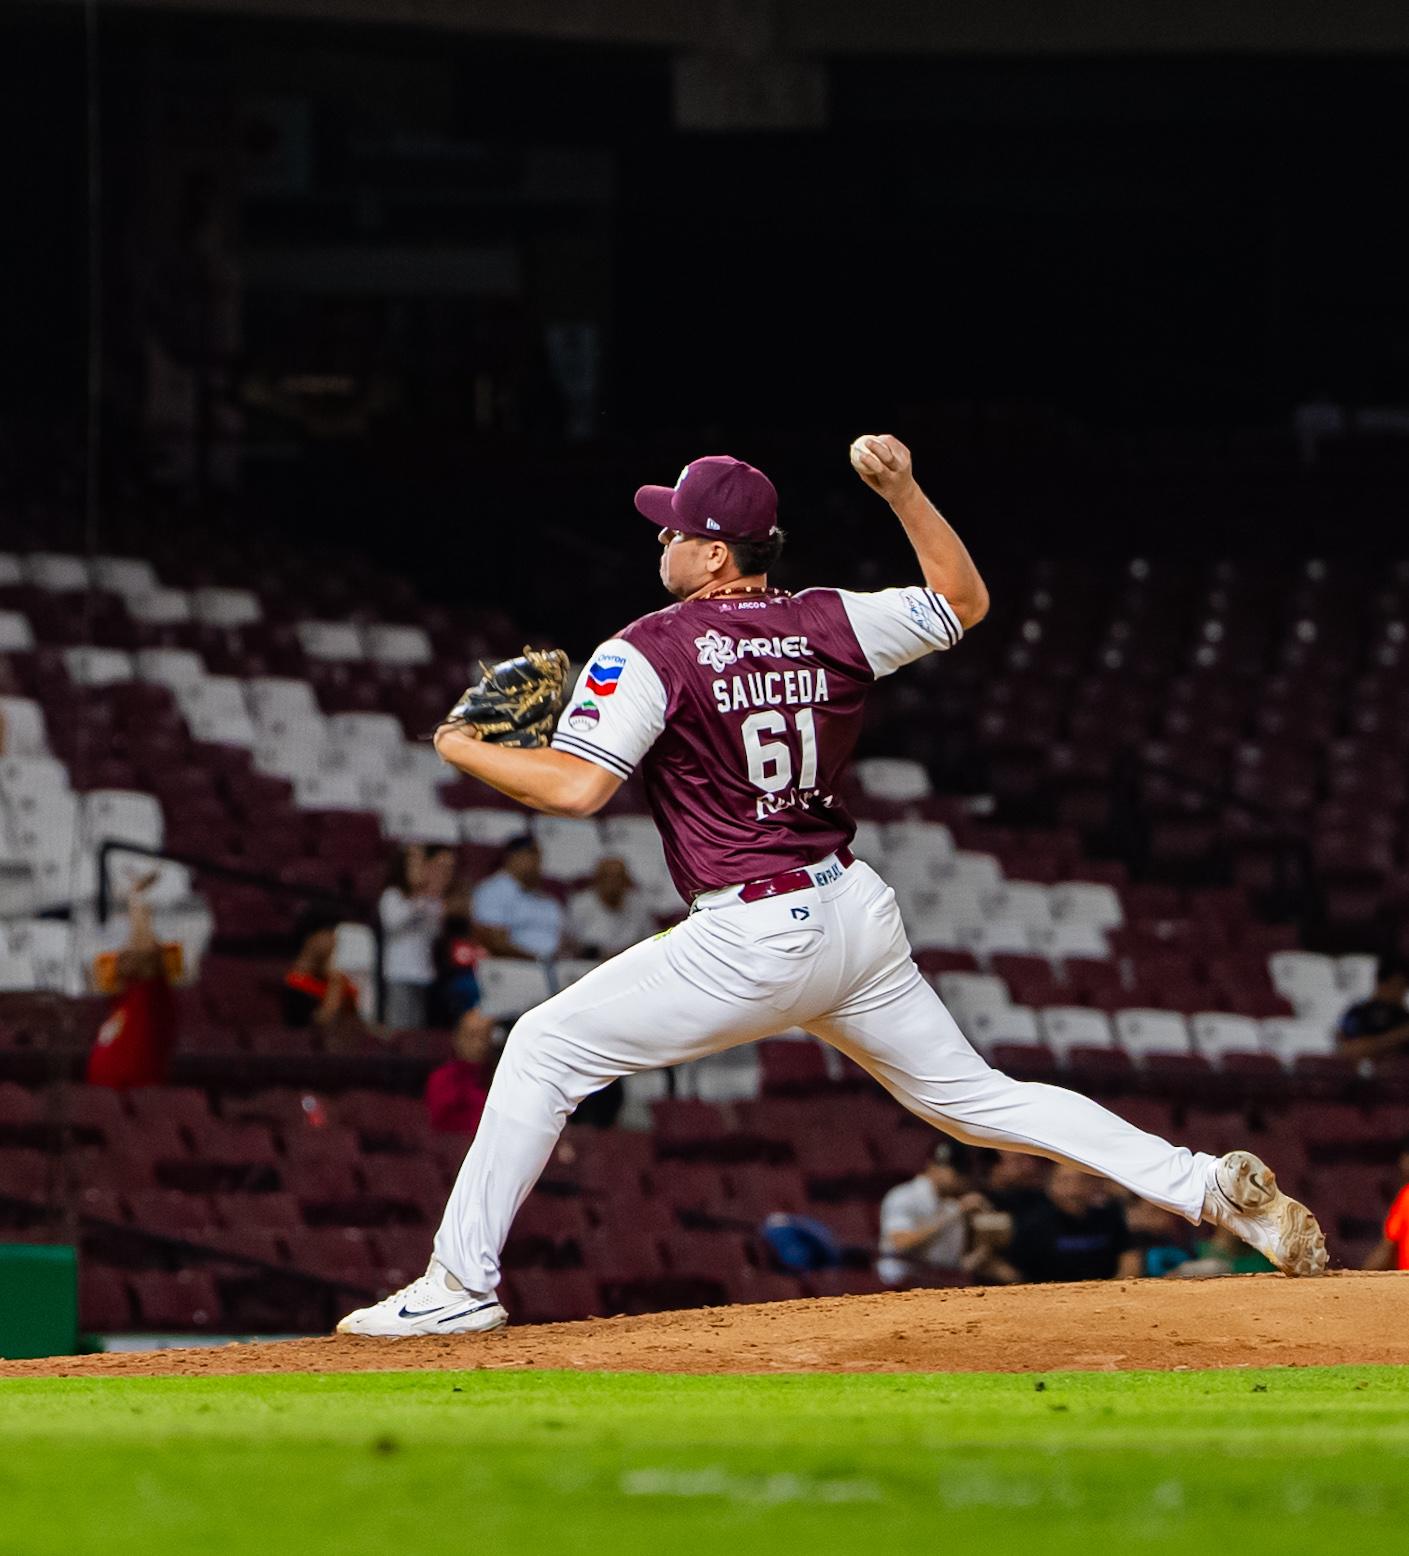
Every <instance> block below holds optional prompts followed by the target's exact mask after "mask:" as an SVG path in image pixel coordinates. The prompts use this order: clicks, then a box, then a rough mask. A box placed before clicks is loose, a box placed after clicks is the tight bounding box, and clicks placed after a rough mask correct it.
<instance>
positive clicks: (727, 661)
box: [695, 627, 812, 670]
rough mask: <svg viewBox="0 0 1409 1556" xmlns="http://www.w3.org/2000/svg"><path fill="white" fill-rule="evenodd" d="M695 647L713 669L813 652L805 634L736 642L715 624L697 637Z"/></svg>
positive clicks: (801, 657)
mask: <svg viewBox="0 0 1409 1556" xmlns="http://www.w3.org/2000/svg"><path fill="white" fill-rule="evenodd" d="M695 647H696V648H697V649H699V651H700V663H701V664H702V665H708V666H709V667H710V669H711V670H722V669H723V668H724V667H725V665H732V664H736V663H737V662H738V661H739V660H740V659H806V658H807V657H808V655H809V654H811V652H812V649H811V647H810V646H809V644H808V641H807V639H806V638H805V637H799V636H796V635H793V636H789V637H785V638H739V639H738V640H737V642H736V641H735V640H734V639H733V638H726V637H725V636H724V634H723V633H722V632H716V631H715V630H714V628H713V627H711V628H710V629H709V631H708V632H706V633H705V635H704V636H703V637H702V638H696V639H695Z"/></svg>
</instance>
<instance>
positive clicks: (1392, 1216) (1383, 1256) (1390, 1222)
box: [1365, 1135, 1409, 1270]
mask: <svg viewBox="0 0 1409 1556" xmlns="http://www.w3.org/2000/svg"><path fill="white" fill-rule="evenodd" d="M1399 1179H1400V1182H1401V1183H1402V1184H1403V1185H1404V1186H1403V1188H1401V1189H1400V1191H1399V1193H1398V1194H1396V1195H1395V1197H1394V1202H1393V1204H1391V1205H1390V1207H1389V1214H1388V1215H1387V1216H1386V1217H1385V1235H1384V1239H1383V1241H1382V1242H1381V1243H1380V1245H1379V1247H1378V1248H1376V1249H1375V1251H1374V1252H1373V1253H1372V1254H1371V1255H1370V1257H1369V1258H1368V1259H1367V1260H1366V1261H1365V1268H1366V1269H1367V1270H1409V1135H1405V1137H1404V1138H1403V1139H1402V1140H1401V1141H1400V1142H1399Z"/></svg>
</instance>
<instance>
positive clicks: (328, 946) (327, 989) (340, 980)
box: [282, 911, 360, 1027]
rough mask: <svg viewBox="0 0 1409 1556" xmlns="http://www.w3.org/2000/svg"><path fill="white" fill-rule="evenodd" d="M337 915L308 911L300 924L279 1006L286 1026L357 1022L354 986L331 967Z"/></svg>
mask: <svg viewBox="0 0 1409 1556" xmlns="http://www.w3.org/2000/svg"><path fill="white" fill-rule="evenodd" d="M337 927H338V921H337V919H336V918H334V917H332V916H330V915H328V914H324V913H319V912H316V911H315V912H312V913H309V914H307V915H306V916H305V917H304V919H303V921H302V923H301V924H300V925H299V941H300V944H299V951H298V955H297V956H296V957H295V958H294V962H293V966H292V967H290V968H289V970H288V972H286V973H285V974H284V987H283V990H282V1009H283V1016H284V1025H285V1026H289V1027H339V1026H348V1025H356V1024H357V1023H358V1022H359V1021H360V1017H359V1016H358V1014H357V989H356V988H355V986H354V985H353V983H352V980H351V979H350V978H349V977H348V976H347V974H346V973H343V972H339V971H338V969H337V968H335V967H334V966H333V944H334V940H335V938H336V935H337Z"/></svg>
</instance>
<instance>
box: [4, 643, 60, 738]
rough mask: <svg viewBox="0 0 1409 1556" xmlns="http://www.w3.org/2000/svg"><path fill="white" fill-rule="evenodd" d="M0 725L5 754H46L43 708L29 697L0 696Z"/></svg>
mask: <svg viewBox="0 0 1409 1556" xmlns="http://www.w3.org/2000/svg"><path fill="white" fill-rule="evenodd" d="M0 646H3V645H0ZM0 725H3V727H4V731H5V743H4V747H3V750H4V754H5V755H6V756H47V755H48V754H49V739H48V736H47V735H46V734H45V733H44V710H43V708H41V707H40V706H39V704H38V703H37V702H35V701H34V700H33V699H32V698H29V697H0Z"/></svg>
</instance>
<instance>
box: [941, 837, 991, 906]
mask: <svg viewBox="0 0 1409 1556" xmlns="http://www.w3.org/2000/svg"><path fill="white" fill-rule="evenodd" d="M944 884H946V885H952V886H954V887H959V888H967V889H968V890H969V891H972V892H975V893H977V894H978V895H979V896H981V897H982V896H987V895H989V894H990V893H992V892H995V891H997V890H998V888H999V887H1000V886H1001V885H1002V884H1003V866H1002V865H1001V864H1000V863H999V861H998V858H997V856H996V855H995V854H979V853H973V852H971V851H970V850H968V849H963V848H961V849H959V850H958V851H957V852H956V853H955V854H954V857H953V858H952V859H951V860H950V862H949V868H948V869H947V870H946V871H945V873H944Z"/></svg>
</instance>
